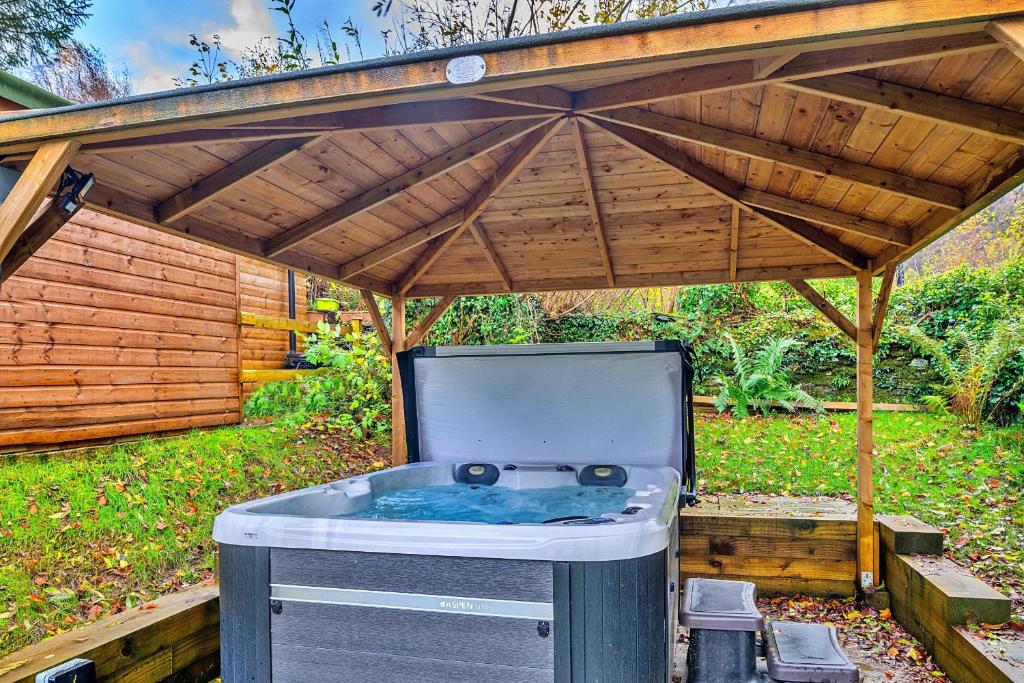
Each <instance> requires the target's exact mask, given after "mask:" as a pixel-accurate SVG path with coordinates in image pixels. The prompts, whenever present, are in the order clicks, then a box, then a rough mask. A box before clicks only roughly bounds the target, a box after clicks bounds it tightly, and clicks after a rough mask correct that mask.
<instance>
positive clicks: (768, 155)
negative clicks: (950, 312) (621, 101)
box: [590, 107, 963, 210]
mask: <svg viewBox="0 0 1024 683" xmlns="http://www.w3.org/2000/svg"><path fill="white" fill-rule="evenodd" d="M590 116H591V117H592V118H598V119H602V120H605V121H609V122H611V123H618V124H623V125H626V126H630V127H632V128H638V129H640V130H644V131H647V132H649V133H657V134H659V135H665V136H667V137H670V138H673V139H675V140H682V141H684V142H692V143H696V144H698V145H701V146H704V147H713V148H715V149H720V150H723V151H726V152H731V153H734V154H740V155H743V156H748V157H752V158H755V159H763V160H765V161H772V162H774V163H777V164H782V165H783V166H788V167H790V168H795V169H797V170H799V171H806V172H807V173H813V174H816V175H822V176H833V177H836V178H840V179H842V180H846V181H848V182H851V183H856V184H858V185H863V186H866V187H870V188H872V189H876V190H885V191H886V192H891V193H893V194H896V195H899V196H901V197H907V198H908V199H914V200H917V201H922V202H927V203H929V204H935V205H937V206H943V207H947V208H952V209H957V210H959V209H960V208H961V207H962V204H963V193H962V192H961V191H960V190H959V189H957V188H955V187H948V186H946V185H940V184H938V183H934V182H931V181H928V180H921V179H919V178H912V177H910V176H905V175H900V174H899V173H895V172H893V171H889V170H886V169H882V168H875V167H874V166H868V165H866V164H859V163H857V162H854V161H849V160H846V159H842V158H840V157H832V156H829V155H827V154H821V153H819V152H812V151H810V150H806V149H800V148H798V147H793V146H791V145H787V144H785V143H782V142H773V141H771V140H763V139H761V138H757V137H753V136H750V135H744V134H742V133H735V132H733V131H730V130H725V129H722V128H713V127H711V126H707V125H705V124H702V123H696V122H693V121H687V120H685V119H677V118H673V117H671V116H665V115H663V114H657V113H655V112H652V111H647V110H644V109H638V108H635V107H630V108H626V109H615V110H611V111H602V112H597V113H595V114H590Z"/></svg>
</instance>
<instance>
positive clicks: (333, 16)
mask: <svg viewBox="0 0 1024 683" xmlns="http://www.w3.org/2000/svg"><path fill="white" fill-rule="evenodd" d="M268 5H269V3H268V0H157V1H156V2H147V1H146V0H94V2H93V7H92V17H91V18H90V19H89V20H88V21H87V23H86V25H85V26H84V27H83V28H81V29H79V30H78V31H77V32H76V34H75V37H76V38H77V39H79V40H81V41H82V42H84V43H86V44H90V45H95V46H96V47H98V48H100V49H101V50H102V51H103V52H104V53H106V55H107V57H108V59H109V61H110V64H111V66H112V67H114V68H115V69H120V68H121V67H122V65H123V66H126V67H127V68H128V70H129V72H130V73H131V75H132V79H133V81H134V83H135V90H136V92H139V93H145V92H156V91H160V90H170V89H171V88H173V87H174V82H173V79H174V77H175V76H182V75H184V74H185V73H186V72H187V70H188V67H189V65H190V64H191V63H192V62H193V61H194V60H195V57H196V53H195V48H192V47H189V44H188V41H189V34H191V33H195V34H197V35H198V36H199V37H200V38H201V39H207V40H208V39H209V38H210V37H211V36H212V35H213V34H215V33H216V34H219V35H220V37H221V41H222V42H223V44H224V47H225V49H226V50H227V52H228V56H229V57H235V58H237V57H238V56H239V52H240V50H241V49H242V48H245V47H248V46H250V45H252V44H254V43H256V42H258V41H259V40H260V39H261V38H263V37H265V36H269V35H275V36H276V35H279V34H280V33H281V32H282V28H283V26H284V22H283V19H284V17H283V15H281V13H280V12H272V11H271V10H270V9H269V7H268ZM372 5H373V2H372V0H333V1H332V0H298V2H297V3H296V20H297V21H296V23H297V24H298V25H299V27H300V29H302V30H304V31H305V32H306V38H307V41H308V42H310V43H312V42H313V39H314V38H315V36H313V35H309V34H310V33H311V32H312V31H314V30H315V27H317V26H319V25H320V23H321V22H322V21H323V19H325V18H326V19H328V20H329V23H330V26H331V27H332V29H337V27H339V26H340V25H341V24H342V23H344V22H345V21H346V20H347V19H348V18H349V17H351V18H352V20H353V23H354V24H355V25H356V26H357V27H358V28H359V29H360V32H361V34H362V36H363V50H364V56H365V57H367V58H371V57H378V56H380V55H381V53H382V52H383V43H382V41H381V38H380V30H381V28H384V27H385V26H386V25H387V24H389V23H390V19H385V20H381V19H378V18H377V17H376V16H375V15H374V13H373V11H372ZM338 34H340V32H336V36H335V37H336V39H338ZM338 42H339V43H340V42H341V41H340V39H339V40H338Z"/></svg>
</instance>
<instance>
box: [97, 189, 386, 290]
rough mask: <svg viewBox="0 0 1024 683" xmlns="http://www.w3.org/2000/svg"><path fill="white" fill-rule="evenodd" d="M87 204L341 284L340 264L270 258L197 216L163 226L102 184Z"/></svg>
mask: <svg viewBox="0 0 1024 683" xmlns="http://www.w3.org/2000/svg"><path fill="white" fill-rule="evenodd" d="M85 203H86V206H88V207H89V208H90V209H92V210H93V211H96V212H97V213H101V214H104V215H107V216H113V217H115V218H120V219H123V220H127V221H130V222H133V223H139V224H141V225H145V226H146V227H148V228H153V229H154V230H157V231H159V232H163V233H167V234H170V235H176V236H178V237H185V238H187V239H190V240H193V241H195V242H201V243H203V244H207V245H209V246H213V247H217V248H218V249H224V250H226V251H229V252H231V253H233V254H239V255H241V256H247V257H249V258H254V259H256V260H258V261H263V262H266V263H272V264H274V265H277V266H283V267H285V268H291V269H292V270H297V271H301V272H304V273H311V274H313V275H319V276H320V277H322V278H324V279H326V280H329V281H332V282H337V275H338V267H337V264H333V263H330V262H328V261H325V260H322V259H318V258H315V257H312V256H308V255H302V254H295V253H288V254H281V255H280V256H276V257H274V258H268V257H266V256H265V255H264V254H263V251H262V249H263V240H261V239H258V238H256V237H251V236H247V235H244V234H241V233H238V232H235V231H233V230H229V229H226V228H224V227H222V226H220V225H215V224H212V223H210V222H208V221H205V220H203V219H202V218H200V217H197V216H186V217H185V218H183V219H182V220H180V221H178V222H177V223H159V222H157V220H156V207H155V206H153V205H152V204H147V203H145V202H142V201H140V200H139V199H137V198H135V197H130V196H128V195H126V194H124V193H123V192H121V191H120V190H117V189H114V188H111V187H109V186H107V185H104V184H103V183H102V182H97V183H96V185H95V187H93V188H92V190H91V191H90V192H89V194H88V195H87V196H86V198H85ZM347 284H350V285H352V286H355V287H361V288H364V289H370V290H373V291H375V292H378V293H380V294H385V295H390V294H391V293H392V290H393V289H394V286H393V283H390V282H386V281H384V280H381V279H379V278H375V277H371V276H369V275H367V274H366V273H363V274H360V275H358V276H355V277H353V278H349V279H348V281H347Z"/></svg>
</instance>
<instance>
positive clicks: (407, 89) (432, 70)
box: [0, 0, 1024, 152]
mask: <svg viewBox="0 0 1024 683" xmlns="http://www.w3.org/2000/svg"><path fill="white" fill-rule="evenodd" d="M746 7H747V9H745V10H744V11H735V13H733V14H729V13H724V14H723V13H719V14H717V15H716V14H704V15H701V13H693V14H690V15H688V16H687V15H681V16H682V18H681V19H677V20H676V21H677V23H672V22H657V21H651V22H649V23H647V24H643V23H635V24H630V25H628V26H625V27H615V30H614V31H604V32H601V31H590V32H587V31H581V32H578V33H576V34H572V35H549V36H543V37H540V38H538V39H534V40H524V41H522V42H518V43H505V44H500V43H499V44H477V45H471V46H467V47H466V48H463V49H462V51H464V52H466V53H467V54H471V53H473V54H480V55H481V56H482V57H483V58H484V61H485V64H486V74H487V75H486V76H485V77H484V78H483V79H481V80H480V81H477V82H476V83H471V84H467V85H461V86H453V85H452V84H450V83H448V82H447V80H446V79H445V76H444V73H445V66H446V64H447V61H448V60H449V59H450V58H451V57H452V56H455V54H456V53H455V52H453V51H449V52H428V53H422V54H419V55H413V56H411V57H410V56H402V58H393V59H384V60H375V61H370V62H367V63H357V64H355V65H344V66H342V67H334V68H326V69H319V70H313V71H310V72H308V73H303V74H286V75H282V76H275V77H264V78H259V79H252V80H248V81H236V82H231V83H228V84H216V85H214V86H209V87H203V86H201V87H198V88H193V89H181V90H179V91H169V92H166V93H158V94H155V95H144V96H136V97H133V98H127V99H125V100H120V101H113V102H109V103H104V104H100V105H85V106H83V105H75V106H71V107H65V108H61V109H56V110H47V111H46V112H45V113H43V114H35V115H29V116H25V115H20V116H13V117H9V118H7V119H6V120H5V121H4V125H3V126H0V147H2V148H4V151H5V152H15V151H25V149H31V148H32V146H33V145H38V143H39V142H41V141H43V140H46V139H53V138H64V137H71V136H82V137H83V140H82V142H83V143H84V142H93V140H91V139H87V138H90V137H93V136H98V135H105V136H108V137H107V139H116V138H117V137H119V136H121V135H123V134H124V133H123V131H124V130H125V129H130V128H136V127H147V128H152V129H158V128H161V127H165V128H167V129H168V130H173V129H174V128H175V127H176V126H177V129H178V130H181V129H183V128H182V125H183V124H184V128H188V127H194V125H193V124H194V123H195V121H197V120H205V121H214V120H216V121H217V122H218V123H219V124H226V123H244V122H248V121H256V120H260V119H266V118H269V117H270V116H272V114H271V112H275V111H278V110H280V109H283V108H292V110H293V112H292V113H298V111H302V112H304V113H316V112H318V111H319V112H326V111H339V110H343V109H352V108H359V106H360V105H362V106H373V105H375V104H384V103H388V102H400V101H409V100H410V99H438V98H441V97H451V96H452V95H453V94H459V95H466V96H472V95H473V94H482V93H486V92H488V91H496V90H501V89H503V88H504V89H507V88H516V87H524V86H529V85H552V84H556V83H557V82H558V79H559V75H561V74H564V73H566V72H569V71H576V70H582V69H595V70H596V69H598V68H616V69H619V68H621V67H623V66H624V65H629V64H640V65H645V66H646V65H647V64H648V63H650V62H652V61H671V60H678V59H683V58H686V57H709V56H714V55H723V54H733V55H735V53H742V52H743V51H744V50H751V49H756V48H764V47H771V46H783V45H797V44H809V43H827V42H829V41H835V40H837V39H840V38H847V37H855V38H857V39H858V40H861V41H865V42H870V40H872V39H873V38H874V37H875V36H877V34H884V33H891V32H893V31H912V30H914V29H919V28H920V29H923V28H932V27H936V26H940V27H943V28H944V29H952V28H953V27H955V26H956V25H966V24H972V23H977V22H986V23H987V22H989V21H993V20H997V19H1000V18H1004V17H1008V16H1012V15H1014V14H1020V13H1024V0H1004V1H1003V2H1001V3H1000V4H999V6H998V7H997V8H994V7H993V4H992V3H991V2H989V1H988V0H960V1H959V2H955V3H949V2H945V3H939V2H925V1H924V0H916V1H908V0H871V1H870V2H839V3H837V4H834V5H831V6H826V7H821V6H816V5H810V4H800V5H795V6H788V7H787V6H786V5H776V6H772V7H769V8H761V11H759V10H758V6H757V5H756V4H754V5H748V6H746ZM709 17H716V18H717V20H714V21H708V19H709ZM702 20H703V21H702ZM822 26H828V27H830V31H831V32H830V33H829V34H821V33H820V28H821V27H822ZM459 53H460V54H461V51H460V52H459Z"/></svg>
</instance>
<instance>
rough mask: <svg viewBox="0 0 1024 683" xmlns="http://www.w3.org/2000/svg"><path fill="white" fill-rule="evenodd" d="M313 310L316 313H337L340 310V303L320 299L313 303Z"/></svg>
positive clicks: (333, 300)
mask: <svg viewBox="0 0 1024 683" xmlns="http://www.w3.org/2000/svg"><path fill="white" fill-rule="evenodd" d="M313 308H314V309H315V310H317V311H324V312H327V313H330V312H333V311H337V310H338V309H340V308H341V302H340V301H338V300H337V299H328V298H321V299H316V300H314V301H313Z"/></svg>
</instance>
